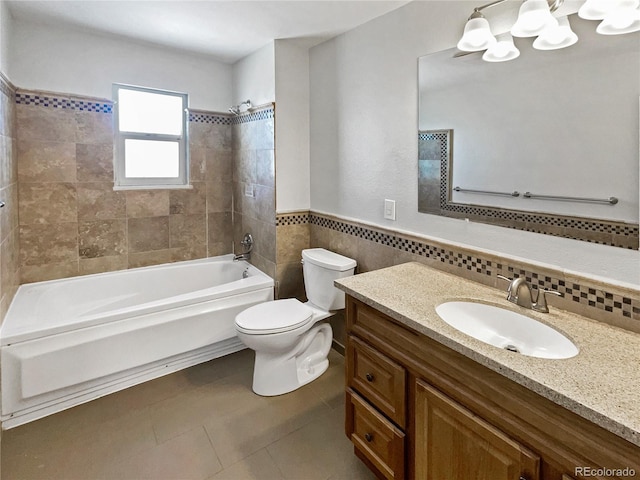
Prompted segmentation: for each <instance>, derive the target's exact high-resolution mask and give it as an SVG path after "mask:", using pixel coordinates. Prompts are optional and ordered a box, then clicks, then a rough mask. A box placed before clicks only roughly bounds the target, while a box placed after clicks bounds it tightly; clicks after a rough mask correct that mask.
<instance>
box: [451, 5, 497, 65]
mask: <svg viewBox="0 0 640 480" xmlns="http://www.w3.org/2000/svg"><path fill="white" fill-rule="evenodd" d="M503 1H504V0H499V1H498V2H494V3H491V4H488V5H483V6H482V7H477V8H475V9H474V10H473V13H472V14H471V16H470V17H469V19H468V20H467V23H466V25H465V26H464V33H463V34H462V38H461V39H460V41H459V42H458V45H457V47H458V50H462V51H463V52H479V51H481V50H486V49H487V48H489V47H490V46H491V45H493V44H494V43H496V38H495V37H494V36H493V34H492V33H491V29H490V28H489V22H488V21H487V19H486V18H485V17H484V15H483V14H482V13H480V10H482V9H483V8H487V7H490V6H491V5H494V4H497V3H502V2H503Z"/></svg>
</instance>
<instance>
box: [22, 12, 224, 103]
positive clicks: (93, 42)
mask: <svg viewBox="0 0 640 480" xmlns="http://www.w3.org/2000/svg"><path fill="white" fill-rule="evenodd" d="M11 41H12V48H11V52H10V74H11V81H12V82H13V83H14V84H15V85H16V86H17V87H19V88H24V89H36V90H45V91H52V92H62V93H73V94H78V95H88V96H95V97H101V98H111V85H112V83H113V82H119V83H128V84H133V85H143V86H147V87H153V88H162V89H168V90H177V91H183V92H186V93H188V94H189V103H190V106H191V107H193V108H197V109H204V110H212V111H226V110H227V109H228V108H229V105H230V104H231V103H230V102H231V93H232V89H231V81H232V79H231V77H232V67H231V66H230V65H226V64H224V63H221V62H218V61H215V60H213V59H211V58H208V57H205V56H200V55H191V54H188V53H185V52H179V51H172V50H169V49H166V48H159V47H155V46H150V45H145V44H140V43H134V42H131V41H125V40H120V39H116V38H110V37H106V36H101V35H94V34H89V33H85V32H79V31H72V30H69V29H61V28H57V27H52V26H46V25H42V24H36V23H31V22H24V21H22V20H15V21H14V25H13V28H12V37H11Z"/></svg>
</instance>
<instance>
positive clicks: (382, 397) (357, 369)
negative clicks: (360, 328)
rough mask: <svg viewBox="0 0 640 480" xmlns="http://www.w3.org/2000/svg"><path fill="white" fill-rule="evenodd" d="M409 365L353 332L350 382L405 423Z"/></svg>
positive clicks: (350, 342)
mask: <svg viewBox="0 0 640 480" xmlns="http://www.w3.org/2000/svg"><path fill="white" fill-rule="evenodd" d="M405 378H406V372H405V369H404V368H403V367H402V366H401V365H398V364H397V363H396V362H394V361H393V360H391V359H390V358H389V357H387V356H386V355H383V354H382V353H380V352H378V351H377V350H375V349H374V348H371V347H370V346H369V345H367V344H366V343H364V342H363V341H361V340H359V339H358V338H356V337H354V336H353V335H349V337H348V342H347V385H348V386H349V387H351V388H353V389H354V390H356V391H357V392H359V393H360V394H361V395H362V396H363V397H365V398H366V399H367V400H369V402H371V403H372V404H373V405H375V406H376V407H377V408H378V409H379V410H380V411H381V412H382V413H384V414H385V415H387V416H388V417H389V418H390V419H391V420H393V421H394V422H396V424H397V425H398V426H400V427H401V428H404V427H405V413H406V412H405V410H406V409H405V403H406V402H405V384H406V382H405Z"/></svg>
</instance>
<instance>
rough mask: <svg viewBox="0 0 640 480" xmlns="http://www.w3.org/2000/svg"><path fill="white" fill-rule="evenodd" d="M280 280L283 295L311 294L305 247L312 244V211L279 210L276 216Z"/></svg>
mask: <svg viewBox="0 0 640 480" xmlns="http://www.w3.org/2000/svg"><path fill="white" fill-rule="evenodd" d="M276 225H277V226H276V277H275V278H276V280H277V281H278V294H279V297H280V298H297V299H298V300H300V301H306V300H307V297H306V294H305V289H304V280H303V278H302V264H301V263H300V260H301V259H302V250H304V249H305V248H309V247H310V245H311V230H310V227H309V212H308V211H302V212H292V213H285V214H278V218H277V220H276Z"/></svg>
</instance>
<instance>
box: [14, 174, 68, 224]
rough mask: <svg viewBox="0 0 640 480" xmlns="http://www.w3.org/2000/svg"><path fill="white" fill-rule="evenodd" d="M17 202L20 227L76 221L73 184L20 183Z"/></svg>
mask: <svg viewBox="0 0 640 480" xmlns="http://www.w3.org/2000/svg"><path fill="white" fill-rule="evenodd" d="M18 202H19V216H20V224H21V225H33V224H44V223H64V222H76V221H77V220H78V204H77V193H76V185H75V184H74V183H21V184H20V188H19V196H18Z"/></svg>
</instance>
